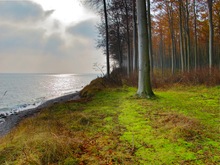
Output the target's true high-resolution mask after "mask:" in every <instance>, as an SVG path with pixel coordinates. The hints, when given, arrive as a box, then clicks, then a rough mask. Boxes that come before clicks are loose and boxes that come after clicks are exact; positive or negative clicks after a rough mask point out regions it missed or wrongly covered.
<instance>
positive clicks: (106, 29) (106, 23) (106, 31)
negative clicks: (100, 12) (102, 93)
mask: <svg viewBox="0 0 220 165" xmlns="http://www.w3.org/2000/svg"><path fill="white" fill-rule="evenodd" d="M103 6H104V14H105V33H106V63H107V64H106V66H107V77H109V75H110V61H109V34H108V15H107V9H106V2H105V0H103Z"/></svg>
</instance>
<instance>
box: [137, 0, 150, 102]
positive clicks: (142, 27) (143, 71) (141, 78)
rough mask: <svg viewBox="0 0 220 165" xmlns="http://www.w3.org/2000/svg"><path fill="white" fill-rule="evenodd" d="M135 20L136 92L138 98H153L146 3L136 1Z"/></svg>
mask: <svg viewBox="0 0 220 165" xmlns="http://www.w3.org/2000/svg"><path fill="white" fill-rule="evenodd" d="M137 20H138V55H139V72H138V73H139V74H138V91H137V94H138V95H139V96H140V97H147V98H150V97H152V96H154V93H153V91H152V88H151V80H150V59H149V47H148V46H149V45H148V32H147V28H146V27H147V17H146V1H145V0H138V1H137Z"/></svg>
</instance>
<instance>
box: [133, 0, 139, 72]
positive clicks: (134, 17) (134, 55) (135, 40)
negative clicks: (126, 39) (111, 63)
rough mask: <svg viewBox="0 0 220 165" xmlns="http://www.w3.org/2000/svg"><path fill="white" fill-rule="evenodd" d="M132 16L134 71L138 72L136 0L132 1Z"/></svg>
mask: <svg viewBox="0 0 220 165" xmlns="http://www.w3.org/2000/svg"><path fill="white" fill-rule="evenodd" d="M132 14H133V71H136V70H137V62H138V59H137V58H138V51H137V50H138V48H137V47H138V45H137V21H136V0H132Z"/></svg>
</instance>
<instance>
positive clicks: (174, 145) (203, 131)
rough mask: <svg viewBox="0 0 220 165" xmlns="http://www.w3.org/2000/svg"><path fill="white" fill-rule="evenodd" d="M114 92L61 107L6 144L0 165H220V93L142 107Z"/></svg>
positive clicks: (186, 94)
mask: <svg viewBox="0 0 220 165" xmlns="http://www.w3.org/2000/svg"><path fill="white" fill-rule="evenodd" d="M136 90H137V89H135V88H131V87H123V88H111V89H105V90H104V91H100V92H98V93H97V94H96V95H95V96H94V97H93V98H92V99H90V100H88V99H83V100H80V101H75V102H68V103H64V104H57V105H54V106H52V107H49V108H47V109H45V110H43V111H42V112H41V113H40V114H39V115H37V116H35V117H31V118H28V119H26V120H24V121H23V122H21V124H20V125H19V126H18V127H17V128H16V129H14V130H13V131H12V132H11V133H10V134H8V135H7V136H5V137H4V138H1V139H0V164H66V165H68V164H71V165H72V164H73V165H74V164H131V165H133V164H147V165H148V164H167V165H169V164H198V165H202V164H204V165H205V164H220V139H219V135H220V132H219V126H220V86H217V87H210V88H207V87H204V86H196V87H192V86H174V87H172V88H169V89H157V90H155V94H156V98H154V99H150V100H149V99H139V98H137V97H136V96H135V93H136Z"/></svg>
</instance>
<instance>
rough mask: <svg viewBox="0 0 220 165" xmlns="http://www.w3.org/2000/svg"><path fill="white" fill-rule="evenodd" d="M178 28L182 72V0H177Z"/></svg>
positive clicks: (182, 68)
mask: <svg viewBox="0 0 220 165" xmlns="http://www.w3.org/2000/svg"><path fill="white" fill-rule="evenodd" d="M179 28H180V34H179V37H180V58H181V71H182V72H184V58H183V57H184V51H183V28H182V0H179Z"/></svg>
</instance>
